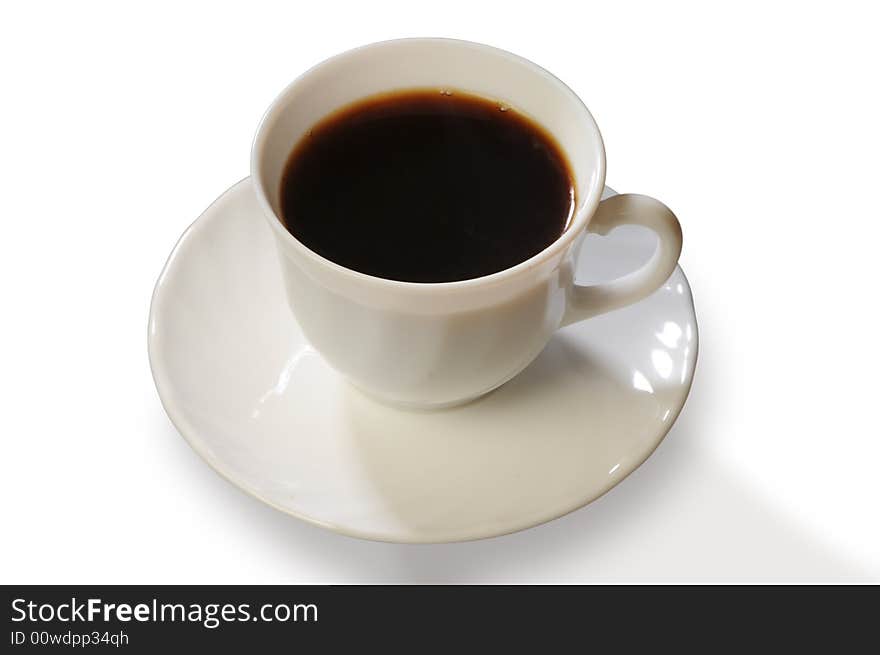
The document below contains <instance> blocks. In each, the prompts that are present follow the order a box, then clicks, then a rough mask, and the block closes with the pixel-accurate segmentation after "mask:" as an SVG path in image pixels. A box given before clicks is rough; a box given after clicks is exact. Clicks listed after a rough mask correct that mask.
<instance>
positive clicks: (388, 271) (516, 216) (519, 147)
mask: <svg viewBox="0 0 880 655" xmlns="http://www.w3.org/2000/svg"><path fill="white" fill-rule="evenodd" d="M573 206H574V190H573V184H572V175H571V173H570V171H569V167H568V164H567V162H566V159H565V157H564V155H563V154H562V152H561V150H560V149H559V147H558V146H557V145H556V143H555V142H554V141H553V139H552V137H550V136H549V135H548V134H547V133H546V132H545V131H544V130H543V129H542V128H541V127H539V126H538V125H536V124H535V123H533V122H532V121H530V120H528V119H526V118H525V117H523V116H522V115H520V114H517V112H516V111H515V110H513V109H508V108H507V107H505V106H503V105H499V104H498V103H496V102H491V101H489V100H485V99H482V98H479V97H476V96H472V95H467V94H463V93H460V92H455V93H451V94H450V92H448V91H428V90H418V91H406V92H399V93H393V94H387V95H382V96H377V97H374V98H370V99H367V100H364V101H362V102H359V103H356V104H354V105H352V106H350V107H347V108H345V109H342V110H340V111H338V112H337V113H335V114H332V115H330V116H329V117H327V118H325V119H324V120H323V121H322V122H320V123H319V124H318V125H316V126H315V127H314V128H313V129H312V130H310V131H309V133H308V135H307V136H306V137H304V138H303V140H302V141H301V142H300V143H299V144H298V145H297V147H296V148H295V149H294V151H293V153H292V154H291V155H290V159H289V161H288V163H287V168H286V169H285V172H284V176H283V178H282V182H281V210H282V215H283V217H284V223H285V225H286V227H287V229H288V230H289V231H290V233H291V234H293V235H294V236H295V237H296V238H297V239H299V240H300V241H301V242H302V243H304V244H305V245H306V246H308V247H309V248H310V249H312V250H313V251H315V252H316V253H318V254H320V255H322V256H324V257H326V258H327V259H329V260H331V261H334V262H336V263H337V264H341V265H342V266H345V267H347V268H351V269H354V270H356V271H360V272H362V273H367V274H369V275H375V276H378V277H382V278H388V279H392V280H404V281H409V282H451V281H454V280H466V279H470V278H475V277H480V276H482V275H489V274H490V273H495V272H497V271H501V270H504V269H506V268H509V267H511V266H514V265H516V264H519V263H520V262H523V261H525V260H526V259H528V258H529V257H531V256H532V255H535V254H537V253H538V252H540V251H541V250H543V249H544V248H546V247H547V246H548V245H549V244H550V243H552V242H553V241H555V240H556V239H557V238H558V237H559V235H560V234H562V232H563V231H564V230H565V227H566V224H567V222H568V219H569V217H570V216H571V214H572V209H573Z"/></svg>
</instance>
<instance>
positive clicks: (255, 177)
mask: <svg viewBox="0 0 880 655" xmlns="http://www.w3.org/2000/svg"><path fill="white" fill-rule="evenodd" d="M403 42H410V43H412V42H423V43H454V44H457V45H461V46H465V47H472V48H474V49H476V50H489V51H493V52H494V53H495V54H500V55H502V56H504V57H506V58H508V59H510V60H512V61H514V62H516V63H518V64H520V65H522V66H525V67H526V68H529V69H530V70H531V71H532V72H534V73H535V74H537V75H540V76H542V77H544V78H545V79H546V80H547V81H548V82H550V84H552V85H554V86H555V87H557V89H558V90H559V91H560V92H561V93H562V94H563V95H565V96H567V97H568V98H569V100H571V101H572V102H574V103H576V105H577V106H578V108H579V109H580V110H581V113H582V114H583V118H584V119H585V121H584V122H585V127H586V128H587V129H589V130H590V131H591V132H592V136H593V140H592V141H593V147H594V148H595V151H594V153H593V155H594V157H593V158H594V161H595V171H594V173H595V174H593V175H591V179H590V181H589V182H588V184H587V189H586V197H585V198H584V199H583V201H581V202H579V203H578V205H579V207H578V206H577V205H576V207H575V211H574V213H573V215H572V216H571V219H570V220H569V224H568V226H567V227H566V229H565V231H563V232H562V234H560V235H559V237H558V238H557V239H556V240H555V241H553V242H552V243H551V244H549V245H548V246H547V247H545V248H544V249H543V250H541V251H540V252H538V253H537V254H535V255H532V256H531V257H529V258H528V259H526V260H523V261H521V262H520V263H518V264H516V265H514V266H511V267H509V268H505V269H503V270H501V271H496V272H495V273H490V274H489V275H482V276H480V277H475V278H468V279H466V280H454V281H450V282H408V281H405V280H393V279H388V278H382V277H377V276H375V275H369V274H368V273H362V272H360V271H356V270H354V269H351V268H348V267H346V266H342V265H341V264H337V263H336V262H334V261H332V260H330V259H327V258H326V257H323V256H322V255H319V254H318V253H316V252H315V251H314V250H312V249H311V248H309V247H308V246H306V245H305V244H304V243H302V242H301V241H300V240H299V239H297V238H296V237H295V236H293V234H291V233H290V232H289V231H288V230H287V228H286V227H285V226H284V224H283V223H282V221H281V218H280V217H279V216H278V215H277V213H276V212H275V210H274V209H273V208H272V206H271V204H270V203H269V200H268V198H267V197H266V191H265V189H264V188H263V186H264V185H263V182H262V172H263V171H262V167H261V165H260V157H259V154H260V153H261V151H262V149H263V146H264V145H265V142H266V141H267V135H268V129H267V128H268V126H270V125H271V124H272V123H273V122H274V120H273V119H274V118H275V116H276V115H277V114H278V113H279V112H280V111H281V110H282V109H283V107H284V106H285V101H286V99H287V97H288V96H289V95H290V94H291V93H292V92H293V91H294V89H295V88H296V87H297V86H298V85H299V84H300V83H301V82H302V80H304V79H305V78H307V77H308V76H310V75H312V74H313V73H314V72H315V71H317V70H318V69H319V68H322V67H324V66H325V65H326V64H329V63H330V62H333V61H336V60H339V59H342V58H347V57H352V56H357V55H358V54H359V53H361V52H362V51H367V50H371V49H375V48H383V47H387V46H389V45H392V44H396V43H403ZM512 99H513V98H512ZM559 146H560V147H561V148H562V150H563V152H566V149H565V144H564V143H560V144H559ZM566 154H567V152H566ZM250 165H251V180H252V184H253V187H254V191H255V193H256V196H257V202H258V203H259V205H260V206H261V208H262V209H263V213H264V215H265V217H266V219H267V221H268V222H269V224H270V225H271V227H272V229H273V230H275V233H276V234H277V235H278V237H279V238H280V239H281V240H282V241H283V242H285V243H287V244H289V245H290V246H291V247H293V248H294V249H295V250H296V251H297V252H298V253H299V254H300V255H302V256H304V257H306V258H308V259H309V260H310V261H312V262H313V263H315V264H317V265H319V266H321V267H324V268H327V269H329V270H331V271H334V272H336V273H338V274H340V275H344V276H347V277H349V278H353V279H355V280H358V281H360V282H362V283H364V284H369V285H372V286H373V287H378V288H384V289H386V290H396V291H408V292H446V291H458V290H462V291H463V290H467V289H473V288H477V287H483V286H487V285H495V284H498V283H502V282H507V281H510V280H512V279H514V278H519V277H521V276H523V275H525V274H528V273H529V272H531V271H533V270H535V269H536V268H538V267H540V266H541V265H543V264H544V263H545V262H547V261H548V260H550V259H552V258H554V257H555V256H557V255H559V254H560V253H561V252H562V251H564V250H565V249H566V248H568V247H570V246H571V244H572V243H573V242H574V241H575V240H576V239H577V238H578V237H579V236H580V234H581V233H582V232H583V231H584V230H585V229H586V227H587V225H588V223H589V220H590V218H592V216H593V214H594V213H595V211H596V208H597V207H598V205H599V202H600V200H601V196H602V190H603V188H604V186H605V146H604V143H603V141H602V135H601V133H600V132H599V127H598V125H597V124H596V121H595V119H594V118H593V115H592V114H591V113H590V110H589V109H587V106H586V105H585V104H584V102H583V101H582V100H581V99H580V98H579V97H578V96H577V94H576V93H575V92H574V91H572V90H571V88H569V87H568V85H566V84H565V83H564V82H563V81H562V80H560V79H559V78H558V77H556V76H555V75H553V74H552V73H550V72H549V71H548V70H546V69H545V68H542V67H541V66H539V65H538V64H536V63H534V62H532V61H530V60H528V59H526V58H525V57H521V56H519V55H517V54H514V53H512V52H510V51H507V50H503V49H501V48H496V47H494V46H490V45H486V44H483V43H477V42H475V41H466V40H463V39H450V38H445V37H410V38H403V39H388V40H384V41H376V42H374V43H370V44H367V45H362V46H359V47H356V48H352V49H350V50H346V51H344V52H341V53H339V54H336V55H333V56H332V57H329V58H327V59H324V60H322V61H321V62H319V63H317V64H315V65H314V66H312V67H311V68H309V69H308V70H306V71H305V72H303V73H301V74H300V75H298V76H297V77H296V78H295V79H294V80H293V81H292V82H290V83H289V84H288V85H287V86H286V87H284V89H283V90H282V91H281V92H280V93H279V94H278V95H277V96H276V97H275V98H274V100H272V102H271V104H270V105H269V107H268V109H266V111H265V112H264V113H263V116H262V118H261V119H260V122H259V124H258V125H257V131H256V134H255V135H254V139H253V142H252V145H251V161H250ZM577 200H578V199H577V197H576V198H575V201H576V202H577Z"/></svg>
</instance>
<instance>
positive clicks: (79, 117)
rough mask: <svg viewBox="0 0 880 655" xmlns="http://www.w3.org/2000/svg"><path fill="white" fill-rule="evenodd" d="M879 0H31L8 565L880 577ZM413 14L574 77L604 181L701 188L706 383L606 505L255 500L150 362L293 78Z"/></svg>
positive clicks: (694, 251) (670, 199)
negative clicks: (193, 432)
mask: <svg viewBox="0 0 880 655" xmlns="http://www.w3.org/2000/svg"><path fill="white" fill-rule="evenodd" d="M869 6H870V4H869V3H860V4H855V3H854V4H852V5H849V4H848V3H844V2H836V3H827V8H819V7H818V6H814V5H813V4H811V3H792V4H790V5H784V4H781V3H780V4H773V3H768V2H762V3H755V4H749V3H736V5H732V6H731V7H730V8H729V9H721V8H719V7H717V6H716V5H715V3H693V4H691V5H685V4H681V3H669V2H663V3H653V2H650V3H649V2H645V3H632V2H595V3H594V2H577V3H571V4H560V3H554V2H550V1H548V0H542V2H530V3H516V2H513V1H512V0H509V1H507V2H503V3H489V2H476V1H475V0H469V1H467V2H452V1H451V0H444V2H432V3H420V2H378V1H376V0H371V1H370V2H360V3H356V4H355V3H352V4H351V5H342V4H341V3H338V2H329V1H323V2H308V3H305V2H303V3H295V2H285V3H274V4H269V3H262V2H253V1H250V2H240V3H236V4H234V5H232V4H225V3H217V2H211V3H204V4H196V3H180V2H174V3H167V4H165V3H158V2H152V3H143V4H142V5H141V8H140V9H137V8H135V6H134V4H133V3H118V2H107V3H103V4H98V3H88V2H77V3H58V4H55V5H50V4H47V3H43V2H33V3H16V5H15V7H14V8H12V7H10V6H7V7H6V8H5V9H4V10H3V13H2V17H0V62H2V64H0V66H2V84H0V88H2V93H3V99H2V101H0V173H2V188H0V220H2V231H0V285H2V294H0V307H2V319H0V330H2V332H0V334H2V338H0V371H2V372H0V398H2V400H0V403H2V404H0V407H2V411H0V432H2V446H3V450H2V453H3V455H2V459H0V467H2V475H0V485H2V487H0V490H2V496H0V498H2V500H0V502H2V521H3V526H4V527H3V533H4V536H3V538H2V540H0V555H2V557H0V582H3V583H24V582H31V583H50V582H53V583H85V582H95V583H98V582H100V583H160V582H167V583H172V582H174V583H245V582H248V583H275V582H278V583H282V582H284V583H307V582H308V583H330V582H333V583H342V582H593V581H604V582H607V581H622V582H626V581H631V582H655V581H666V582H704V581H705V582H725V581H730V582H760V581H795V582H815V581H877V580H880V520H878V516H880V511H878V500H880V474H878V467H880V442H878V436H880V430H878V427H877V419H878V398H877V396H878V391H880V354H878V353H880V335H878V320H877V305H878V295H880V294H878V292H877V286H878V282H880V274H878V272H877V263H878V259H880V230H878V222H880V210H878V194H877V185H878V177H880V101H878V62H880V47H878V36H877V27H878V20H877V18H876V17H875V16H872V15H871V14H869V13H868V10H867V9H865V8H866V7H869ZM832 7H833V8H832ZM401 36H449V37H459V38H465V39H470V40H475V41H481V42H485V43H488V44H491V45H494V46H498V47H501V48H505V49H508V50H512V51H514V52H516V53H518V54H521V55H523V56H525V57H528V58H530V59H532V60H533V61H535V62H537V63H539V64H541V65H542V66H544V67H546V68H548V69H549V70H551V71H552V72H554V73H556V74H557V75H558V76H559V77H561V78H562V79H563V80H564V81H565V82H567V83H568V84H569V85H570V86H571V87H572V88H573V89H574V90H575V91H576V92H577V93H578V94H579V95H580V96H581V97H582V98H583V99H584V101H585V102H586V104H587V105H588V106H589V108H590V109H591V111H592V112H593V114H594V116H595V117H596V120H597V122H598V124H599V126H600V128H601V129H602V132H603V135H604V138H605V143H606V148H607V151H608V183H609V184H610V185H611V186H613V187H615V188H616V189H617V190H618V191H623V192H625V191H637V192H641V193H646V194H649V195H653V196H655V197H657V198H660V199H662V200H663V201H664V202H666V203H667V204H668V205H669V206H671V207H672V208H673V209H674V210H675V211H676V213H677V214H678V216H679V218H680V220H681V223H682V225H683V227H684V233H685V246H684V252H683V254H682V259H681V264H682V267H683V268H684V270H685V272H686V273H687V275H688V277H689V279H690V282H691V285H692V287H693V291H694V296H695V299H696V303H697V316H698V320H699V322H700V328H701V330H700V336H701V349H700V361H699V363H698V367H697V374H696V379H695V384H694V388H693V392H692V395H691V398H690V400H689V401H688V404H687V405H686V407H685V409H684V412H683V414H682V416H681V418H680V420H679V422H678V424H677V425H676V426H675V427H674V428H673V429H672V431H671V432H670V434H669V436H668V437H667V439H666V441H665V442H664V443H663V444H662V445H661V447H660V448H659V450H658V451H657V452H656V453H655V454H654V456H653V457H651V459H649V460H648V462H646V464H645V465H644V466H643V467H642V468H641V469H639V470H638V471H636V472H635V473H634V474H633V475H632V476H631V477H630V478H629V479H627V480H626V481H624V482H623V483H622V484H621V485H620V486H619V487H617V488H616V489H615V490H613V491H612V492H611V493H609V494H608V495H607V496H605V497H604V498H602V499H600V500H599V501H597V502H596V503H594V504H593V505H591V506H589V507H587V508H585V509H582V510H580V511H578V512H575V513H574V514H571V515H569V516H567V517H565V518H563V519H560V520H557V521H555V522H552V523H551V524H548V525H545V526H542V527H539V528H536V529H532V530H528V531H526V532H523V533H519V534H516V535H512V536H507V537H502V538H497V539H490V540H486V541H482V542H475V543H468V544H453V545H443V546H395V545H388V544H379V543H369V542H364V541H359V540H356V539H351V538H348V537H343V536H339V535H335V534H331V533H329V532H325V531H323V530H321V529H319V528H315V527H311V526H308V525H305V524H303V523H300V522H298V521H296V520H295V519H292V518H290V517H288V516H285V515H283V514H281V513H279V512H276V511H274V510H272V509H270V508H268V507H265V506H263V505H261V504H260V503H259V502H258V501H256V500H254V499H252V498H250V497H248V496H246V495H245V494H244V493H242V492H240V491H238V490H237V489H235V488H234V487H232V486H231V485H230V484H228V483H227V482H225V481H224V480H222V479H221V478H220V477H219V476H217V475H216V474H215V473H214V472H213V471H211V470H210V469H209V468H208V467H207V465H205V464H204V463H203V462H202V461H201V460H200V459H199V458H198V456H197V455H195V453H193V452H192V451H191V450H190V448H189V447H188V446H187V445H186V443H185V442H184V441H183V439H182V438H180V437H179V436H178V435H177V434H176V432H175V431H174V429H173V428H172V426H171V424H170V422H169V421H168V419H167V418H166V417H165V415H164V413H163V411H162V408H161V406H160V404H159V400H158V397H157V395H156V393H155V389H154V387H153V382H152V379H151V376H150V371H149V365H148V361H147V350H146V332H147V331H146V324H147V310H148V305H149V300H150V294H151V292H152V288H153V284H154V282H155V279H156V277H157V276H158V274H159V272H160V270H161V268H162V265H163V264H164V262H165V258H166V256H167V255H168V253H169V251H170V249H171V247H172V246H173V244H174V242H175V241H176V239H177V237H178V236H179V235H180V233H181V232H182V231H183V230H184V228H185V227H186V226H187V225H189V223H190V222H191V221H192V220H194V219H195V218H196V217H197V216H198V215H199V213H200V212H201V211H202V210H203V209H204V208H205V207H206V206H207V205H208V204H209V203H210V202H211V201H212V200H213V199H214V198H215V197H216V196H218V195H219V194H220V193H221V192H223V191H224V190H225V189H226V188H227V187H228V186H230V185H231V184H233V183H234V182H236V181H237V180H239V179H240V178H242V177H244V176H245V175H246V174H247V169H248V153H249V147H250V141H251V137H252V135H253V131H254V129H255V127H256V124H257V121H258V120H259V118H260V116H261V114H262V112H263V110H264V109H265V107H266V106H267V105H268V104H269V102H270V101H271V100H272V98H273V97H274V95H275V94H276V93H277V92H278V91H280V89H281V88H282V87H284V86H285V85H286V84H287V83H288V82H289V81H290V80H291V79H292V78H293V77H295V76H296V75H297V74H299V73H300V72H302V71H303V70H305V69H306V68H308V67H310V66H312V65H313V64H315V63H317V62H318V61H320V60H322V59H324V58H326V57H328V56H330V55H333V54H335V53H337V52H340V51H342V50H346V49H348V48H351V47H353V46H357V45H361V44H365V43H368V42H372V41H377V40H382V39H388V38H394V37H401Z"/></svg>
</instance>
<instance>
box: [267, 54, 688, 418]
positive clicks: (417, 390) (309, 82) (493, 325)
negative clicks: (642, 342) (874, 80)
mask: <svg viewBox="0 0 880 655" xmlns="http://www.w3.org/2000/svg"><path fill="white" fill-rule="evenodd" d="M413 88H436V89H438V91H439V90H441V89H452V90H461V91H466V92H469V93H473V94H476V95H479V96H482V97H485V98H487V99H491V100H495V101H499V102H502V103H504V104H505V105H507V106H509V107H510V108H511V109H512V110H514V111H518V112H521V113H523V114H525V115H527V116H529V117H530V118H532V119H533V120H534V121H536V122H537V123H539V124H540V125H542V126H543V127H544V128H545V129H546V130H547V131H549V132H550V133H551V134H552V135H553V136H554V137H555V139H556V140H557V142H558V143H559V144H560V145H561V147H562V149H563V150H564V151H565V153H566V156H567V157H568V160H569V163H570V164H571V167H572V170H573V173H574V177H575V200H576V209H575V213H574V215H573V217H572V219H571V221H570V222H569V226H568V228H567V229H566V230H565V232H564V233H563V234H562V235H561V236H560V237H559V238H558V239H557V240H556V241H554V242H553V243H552V244H551V245H549V246H548V247H547V248H545V249H544V250H542V251H541V252H540V253H538V254H537V255H535V256H533V257H531V258H530V259H527V260H526V261H524V262H522V263H520V264H517V265H516V266H513V267H511V268H508V269H506V270H503V271H500V272H498V273H493V274H492V275H486V276H484V277H480V278H475V279H471V280H464V281H459V282H443V283H434V284H424V283H415V282H400V281H394V280H387V279H383V278H378V277H373V276H370V275H366V274H364V273H359V272H357V271H353V270H350V269H347V268H344V267H342V266H340V265H338V264H335V263H334V262H332V261H330V260H328V259H325V258H324V257H322V256H320V255H318V254H317V253H315V252H313V251H312V250H309V248H307V247H306V246H305V245H303V244H302V243H300V242H299V241H298V240H297V239H296V238H295V237H294V236H292V235H291V234H290V233H289V232H288V231H287V229H286V228H285V227H284V225H283V224H282V222H281V220H280V218H279V216H280V204H279V191H280V185H281V177H282V174H283V171H284V167H285V164H286V162H287V159H288V156H289V155H290V153H291V151H292V150H293V148H294V146H295V145H296V144H297V142H298V141H299V140H300V139H301V138H302V137H303V136H304V135H305V134H306V132H307V131H308V130H309V129H310V128H311V127H312V126H313V125H315V124H316V123H317V122H318V121H320V120H321V119H322V118H324V117H325V116H327V115H328V114H330V113H332V112H333V111H334V110H337V109H339V108H341V107H343V106H345V105H348V104H350V103H352V102H354V101H357V100H360V99H362V98H365V97H368V96H371V95H374V94H377V93H380V92H387V91H392V90H403V89H413ZM251 178H252V180H253V183H254V187H255V189H256V194H257V197H258V199H259V203H260V205H261V206H262V208H263V210H264V213H265V215H266V218H267V219H268V222H269V225H270V226H271V228H272V232H273V234H274V235H275V241H276V243H277V246H278V252H279V259H280V263H281V270H282V274H283V276H284V281H285V285H286V289H287V293H288V299H289V304H290V308H291V309H292V311H293V314H294V316H295V317H296V320H297V322H298V323H299V325H300V327H301V329H302V331H303V333H304V334H305V336H306V338H307V339H308V340H309V341H310V342H311V344H312V345H313V346H314V347H315V348H316V349H317V350H318V351H319V352H320V353H321V354H322V355H323V357H324V358H325V359H326V361H327V362H328V363H329V364H330V365H331V366H333V368H335V369H336V370H338V371H339V372H340V373H341V374H342V375H344V376H345V377H347V378H348V379H349V380H350V381H351V382H352V383H353V384H354V385H355V386H357V387H359V388H360V389H362V390H363V391H365V392H367V393H368V394H370V395H372V396H374V397H376V398H378V399H380V400H383V401H386V402H391V403H395V404H401V405H407V406H413V407H444V406H449V405H455V404H458V403H462V402H466V401H468V400H471V399H474V398H476V397H478V396H480V395H482V394H485V393H487V392H489V391H491V390H492V389H494V388H496V387H498V386H499V385H501V384H503V383H504V382H506V381H507V380H509V379H510V378H512V377H513V376H514V375H516V374H517V373H519V372H520V371H521V370H522V369H524V368H525V367H526V366H527V365H528V364H529V363H530V362H531V361H532V360H533V359H534V358H535V357H536V356H537V355H538V353H540V352H541V350H542V349H543V348H544V346H545V345H546V344H547V342H548V341H549V339H550V337H551V336H552V334H553V332H554V331H555V330H557V329H558V328H559V327H560V326H563V325H567V324H569V323H573V322H575V321H581V320H584V319H588V318H590V317H592V316H595V315H597V314H601V313H603V312H607V311H610V310H613V309H616V308H619V307H623V306H624V305H629V304H631V303H633V302H636V301H638V300H641V299H642V298H644V297H645V296H647V295H649V294H650V293H652V292H653V291H654V290H656V289H657V288H658V287H660V286H661V285H662V284H663V283H664V282H665V281H666V280H667V279H668V278H669V276H670V275H671V274H672V272H673V270H674V269H675V265H676V262H677V260H678V255H679V253H680V251H681V228H680V226H679V224H678V220H677V219H676V218H675V215H674V214H673V213H672V212H671V211H670V210H669V209H668V208H667V207H666V206H665V205H663V204H662V203H661V202H659V201H657V200H654V199H653V198H648V197H647V196H641V195H634V194H625V195H618V196H614V197H611V198H609V199H607V200H604V201H601V202H600V197H601V195H602V190H603V188H604V184H605V150H604V147H603V145H602V137H601V136H600V134H599V129H598V127H597V126H596V123H595V122H594V120H593V117H592V116H591V115H590V112H589V111H588V110H587V108H586V107H585V106H584V104H583V103H582V102H581V100H580V99H579V98H578V97H577V96H576V95H575V94H574V92H572V91H571V89H569V88H568V87H567V86H565V84H563V83H562V82H561V81H559V80H558V79H557V78H555V77H554V76H553V75H551V74H550V73H548V72H547V71H545V70H544V69H542V68H540V67H539V66H537V65H536V64H533V63H531V62H530V61H528V60H526V59H523V58H521V57H518V56H516V55H513V54H511V53H509V52H505V51H503V50H498V49H496V48H491V47H489V46H485V45H481V44H477V43H470V42H467V41H456V40H451V39H402V40H396V41H385V42H382V43H375V44H372V45H368V46H365V47H362V48H357V49H355V50H351V51H349V52H345V53H343V54H341V55H338V56H336V57H333V58H332V59H328V60H327V61H325V62H323V63H321V64H318V65H317V66H315V67H314V68H312V69H311V70H309V71H308V72H306V73H304V74H303V75H302V76H300V77H299V78H298V79H297V80H295V81H294V82H293V83H292V84H290V86H288V87H287V88H286V89H285V90H284V91H283V92H282V93H281V95H279V96H278V98H277V99H276V100H275V101H274V102H273V103H272V105H271V106H270V107H269V109H268V111H267V112H266V114H265V116H264V117H263V119H262V121H261V122H260V126H259V128H258V129H257V134H256V137H255V139H254V144H253V150H252V153H251ZM619 225H642V226H645V227H648V228H650V229H651V230H653V231H654V232H656V234H657V236H658V237H659V239H658V247H657V249H656V251H655V252H654V254H653V256H652V257H651V259H650V260H649V261H648V262H647V263H646V264H645V265H644V266H643V267H642V268H640V269H638V270H637V271H634V272H632V273H629V274H628V275H625V276H624V277H622V278H620V279H617V280H612V281H608V282H604V283H601V284H594V285H589V286H583V285H579V284H576V283H575V282H574V274H573V271H574V268H575V267H574V260H575V258H576V257H577V256H578V252H579V246H580V244H581V243H582V241H583V237H584V235H585V234H586V233H587V232H588V231H589V232H597V233H599V234H606V233H607V232H609V231H610V230H612V229H614V228H615V227H617V226H619Z"/></svg>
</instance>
